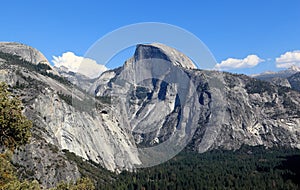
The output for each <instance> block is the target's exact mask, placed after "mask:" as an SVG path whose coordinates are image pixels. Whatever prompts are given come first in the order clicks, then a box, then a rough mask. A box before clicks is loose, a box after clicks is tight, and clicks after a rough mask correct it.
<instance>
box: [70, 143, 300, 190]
mask: <svg viewBox="0 0 300 190" xmlns="http://www.w3.org/2000/svg"><path fill="white" fill-rule="evenodd" d="M65 153H66V155H67V157H68V159H71V160H73V161H75V162H76V163H77V164H78V167H79V170H80V172H81V173H82V174H83V176H88V177H90V178H92V179H93V180H95V181H97V186H96V188H97V189H124V190H125V189H126V190H127V189H298V188H299V185H300V184H299V181H298V179H299V178H300V150H296V149H284V148H272V149H265V148H264V147H248V146H244V147H242V148H241V149H240V150H238V151H235V152H234V151H223V150H213V151H210V152H206V153H203V154H199V153H196V152H190V151H183V152H181V153H180V154H179V155H177V156H176V157H174V158H173V159H171V160H170V161H168V162H166V163H163V164H161V165H158V166H155V167H151V168H144V169H138V170H137V171H136V172H126V171H124V172H122V173H121V174H119V175H116V174H115V173H111V172H108V171H107V170H105V169H103V168H102V167H101V166H99V165H98V164H95V163H93V162H89V161H83V160H82V159H81V158H80V157H78V156H76V155H75V154H73V153H70V152H68V151H65Z"/></svg>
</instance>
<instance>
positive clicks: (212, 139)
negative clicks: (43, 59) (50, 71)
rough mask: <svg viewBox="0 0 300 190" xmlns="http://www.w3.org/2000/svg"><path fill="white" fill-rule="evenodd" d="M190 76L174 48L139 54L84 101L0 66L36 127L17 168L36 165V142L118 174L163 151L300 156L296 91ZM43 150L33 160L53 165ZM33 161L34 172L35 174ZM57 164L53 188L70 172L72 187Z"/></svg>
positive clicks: (154, 47)
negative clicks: (262, 149) (270, 150)
mask: <svg viewBox="0 0 300 190" xmlns="http://www.w3.org/2000/svg"><path fill="white" fill-rule="evenodd" d="M0 62H1V60H0ZM190 68H195V66H194V64H193V63H192V61H191V60H190V59H189V58H187V57H186V56H184V55H183V54H182V53H180V52H178V51H176V50H175V49H173V48H170V47H166V46H164V45H160V44H148V45H138V46H137V49H136V52H135V54H134V56H133V57H132V58H131V59H129V60H127V61H126V63H125V64H124V65H123V66H122V67H120V68H117V69H114V70H110V71H106V72H104V73H102V75H101V76H100V77H99V78H98V79H97V80H96V81H95V82H94V83H93V84H92V86H91V88H90V90H89V92H90V93H91V94H92V95H89V94H86V93H84V92H83V91H81V90H78V88H74V86H68V85H66V84H63V83H61V82H59V81H57V80H54V79H53V78H50V77H48V76H44V75H41V74H39V73H36V72H35V71H29V70H27V69H26V68H23V67H20V66H16V65H10V64H9V63H5V62H3V61H2V62H1V64H0V80H1V81H6V82H7V83H8V84H10V85H11V86H12V87H13V86H15V87H16V88H14V89H13V93H15V94H16V95H19V96H20V97H21V98H22V100H23V102H24V104H25V110H24V113H25V114H26V115H27V116H28V117H29V118H30V119H31V120H32V121H33V122H34V128H33V133H34V138H33V140H32V142H31V144H30V145H29V147H31V148H25V152H26V153H24V154H21V155H20V156H18V157H16V162H18V161H20V160H21V159H22V158H24V157H28V158H31V157H32V156H34V155H31V154H30V152H32V151H33V149H36V148H37V147H36V146H35V145H36V144H37V143H40V142H45V143H50V144H53V145H55V146H56V147H58V154H59V155H61V156H62V157H64V155H63V153H62V151H61V150H62V149H68V150H69V151H70V152H74V153H75V154H77V155H79V156H81V157H83V158H85V159H90V160H93V161H94V162H97V163H100V164H101V165H102V166H104V167H106V168H107V169H109V170H112V171H116V172H119V171H121V170H133V169H134V168H135V167H136V166H137V165H139V164H144V163H145V162H147V161H149V160H147V157H146V156H144V155H143V153H146V152H142V151H140V148H141V147H146V148H153V147H159V145H162V144H163V143H165V145H168V147H171V146H173V147H174V145H175V148H184V147H182V146H183V145H184V146H188V147H190V148H191V149H193V150H195V151H198V152H204V151H207V150H210V149H214V148H225V149H237V148H239V147H240V146H241V145H242V144H248V145H253V146H254V145H264V146H266V147H271V146H287V147H297V148H300V94H299V92H296V91H293V90H291V89H289V88H284V87H281V86H276V85H272V84H271V83H269V82H263V81H260V80H257V79H253V78H250V77H247V76H245V75H233V74H230V73H222V72H216V71H202V70H196V69H190ZM17 70H18V72H17ZM17 84H18V85H17ZM62 94H63V96H62ZM94 95H95V96H96V100H93V96H94ZM172 142H174V143H173V144H172ZM182 142H183V144H180V143H182ZM40 149H41V150H38V151H37V153H36V154H37V155H45V156H46V157H47V156H49V158H51V156H50V154H52V152H51V151H49V150H50V149H44V148H43V147H41V148H40ZM43 150H44V151H43ZM162 150H163V149H162ZM22 155H23V156H22ZM40 157H41V156H40ZM29 160H30V159H29ZM37 160H38V159H37ZM51 160H52V159H51ZM42 161H43V162H42V163H45V164H44V166H46V165H48V164H49V162H51V161H50V159H44V160H43V159H42ZM30 162H31V163H30V164H29V166H30V168H31V169H32V168H33V166H37V168H39V167H42V166H41V165H38V162H39V161H34V160H31V161H30ZM54 162H57V160H53V163H54ZM64 162H66V163H67V164H66V165H64V166H62V167H58V168H56V169H54V170H55V171H57V172H58V173H60V175H59V176H60V177H58V178H59V180H65V178H66V176H68V173H69V174H70V175H69V176H72V178H76V177H77V174H71V173H72V172H71V171H77V169H76V164H75V163H70V162H68V161H67V160H65V161H64ZM20 163H23V162H20ZM62 170H64V171H65V173H63V172H62ZM47 175H48V174H47V173H46V172H45V171H43V170H42V169H39V170H37V171H36V174H35V176H36V177H39V176H43V177H39V178H41V179H43V180H45V184H51V183H52V182H53V183H55V182H56V181H55V180H56V179H55V180H54V178H51V177H50V178H49V179H47V178H46V176H47ZM51 175H52V174H51ZM47 180H48V181H47Z"/></svg>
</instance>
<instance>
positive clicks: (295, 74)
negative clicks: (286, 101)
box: [251, 65, 300, 91]
mask: <svg viewBox="0 0 300 190" xmlns="http://www.w3.org/2000/svg"><path fill="white" fill-rule="evenodd" d="M299 73H300V68H299V67H298V66H296V65H293V66H292V67H290V68H288V69H286V70H282V71H279V72H265V73H261V74H255V75H251V76H252V77H254V78H257V79H260V80H264V81H268V82H271V83H273V84H275V85H279V86H285V87H289V88H292V89H294V90H298V91H300V82H299V81H300V78H299Z"/></svg>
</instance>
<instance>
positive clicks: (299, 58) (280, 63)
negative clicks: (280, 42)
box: [276, 50, 300, 68]
mask: <svg viewBox="0 0 300 190" xmlns="http://www.w3.org/2000/svg"><path fill="white" fill-rule="evenodd" d="M294 65H296V66H298V67H300V50H295V51H291V52H286V53H285V54H282V55H280V57H278V58H276V67H278V68H290V67H292V66H294Z"/></svg>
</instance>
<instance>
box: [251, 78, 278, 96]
mask: <svg viewBox="0 0 300 190" xmlns="http://www.w3.org/2000/svg"><path fill="white" fill-rule="evenodd" d="M245 88H246V90H247V92H248V93H249V94H254V93H259V94H262V93H264V92H267V93H268V94H272V93H274V92H275V90H274V86H272V84H271V83H269V82H266V81H261V80H258V79H252V80H249V82H248V83H247V84H246V86H245Z"/></svg>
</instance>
